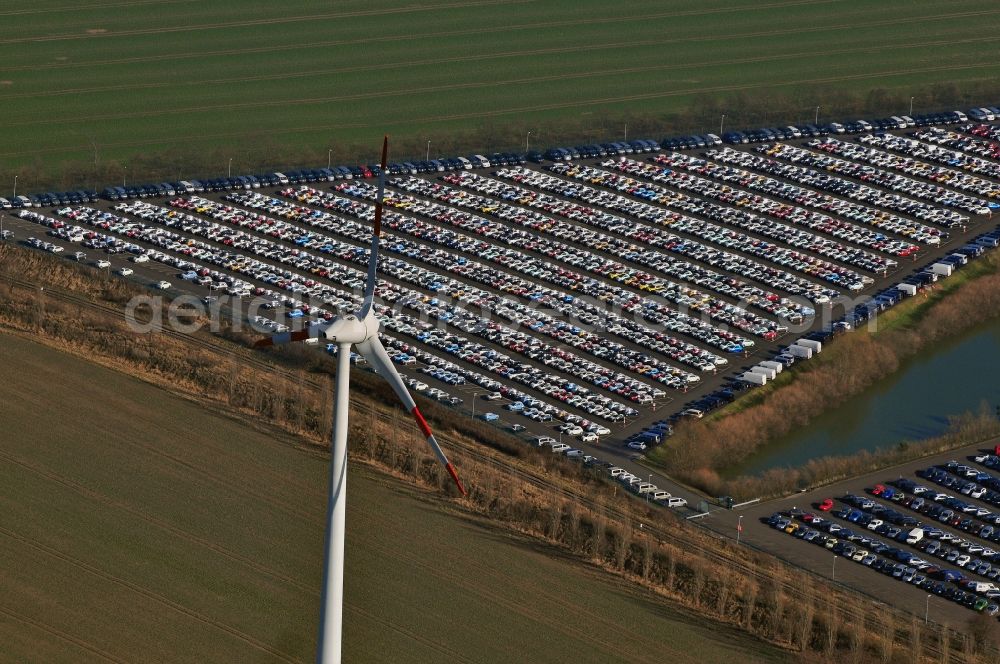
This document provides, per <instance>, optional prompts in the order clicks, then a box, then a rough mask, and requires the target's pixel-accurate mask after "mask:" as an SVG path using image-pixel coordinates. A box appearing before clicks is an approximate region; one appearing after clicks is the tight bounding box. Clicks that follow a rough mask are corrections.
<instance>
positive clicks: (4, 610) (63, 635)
mask: <svg viewBox="0 0 1000 664" xmlns="http://www.w3.org/2000/svg"><path fill="white" fill-rule="evenodd" d="M0 614H2V615H5V616H7V617H8V618H11V619H12V620H16V621H18V622H19V623H22V624H24V625H28V626H30V627H34V628H35V629H37V630H39V631H42V632H45V633H47V634H51V635H52V636H55V637H57V638H59V639H61V640H63V641H67V642H69V643H72V644H73V645H75V646H77V647H78V648H80V649H81V650H86V651H87V652H89V653H91V654H93V655H97V656H98V657H100V658H101V659H104V660H107V661H109V662H115V663H116V664H128V663H127V662H126V660H123V659H118V658H117V657H115V656H114V655H112V654H111V653H109V652H107V651H105V650H102V649H101V648H99V647H98V646H96V645H94V644H93V643H90V642H89V641H84V640H83V639H81V638H78V637H75V636H73V635H72V634H69V633H67V632H64V631H62V630H61V629H59V628H58V627H55V626H53V625H50V624H48V623H44V622H42V621H40V620H35V619H34V618H30V617H28V616H26V615H24V614H22V613H18V612H17V611H15V610H14V609H12V608H10V607H6V606H0Z"/></svg>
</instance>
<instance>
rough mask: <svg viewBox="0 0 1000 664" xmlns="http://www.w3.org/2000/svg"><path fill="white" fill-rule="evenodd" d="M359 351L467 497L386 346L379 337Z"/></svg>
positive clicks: (361, 346)
mask: <svg viewBox="0 0 1000 664" xmlns="http://www.w3.org/2000/svg"><path fill="white" fill-rule="evenodd" d="M358 351H359V352H360V353H361V354H362V355H364V357H365V359H366V360H367V361H368V362H369V363H370V364H371V365H372V366H373V367H375V370H376V371H378V375H380V376H382V378H384V379H385V380H386V382H387V383H389V385H390V386H391V387H392V389H393V391H394V392H395V393H396V396H398V397H399V400H400V401H402V402H403V407H404V408H406V410H407V412H409V413H410V414H411V415H413V419H414V420H415V421H416V423H417V427H418V428H419V429H420V432H421V433H423V434H424V438H426V439H427V444H428V445H430V446H431V449H432V450H433V451H434V455H435V456H436V457H437V458H438V461H440V462H441V465H443V466H444V467H445V470H447V471H448V474H449V475H451V479H452V480H454V482H455V486H457V487H458V490H459V491H460V492H461V494H462V495H463V496H467V495H468V493H466V491H465V487H464V486H462V482H461V480H459V479H458V473H457V472H456V471H455V467H454V466H453V465H451V462H450V461H448V457H446V456H445V454H444V450H442V449H441V446H440V445H438V442H437V439H436V438H434V433H433V432H432V431H431V427H430V425H428V424H427V420H425V419H424V415H423V413H421V412H420V408H418V407H417V403H416V402H415V401H414V400H413V397H412V396H410V391H409V390H407V389H406V383H404V382H403V378H402V377H401V376H400V375H399V372H398V371H396V367H394V366H393V364H392V360H391V359H390V358H389V354H388V353H387V352H385V346H383V345H382V342H381V340H379V338H378V337H373V338H371V339H368V340H367V341H365V342H363V343H361V344H358Z"/></svg>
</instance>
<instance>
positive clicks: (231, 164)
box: [226, 157, 233, 178]
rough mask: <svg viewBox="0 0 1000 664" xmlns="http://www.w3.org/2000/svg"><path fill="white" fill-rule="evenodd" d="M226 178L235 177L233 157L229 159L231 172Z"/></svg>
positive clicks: (229, 171)
mask: <svg viewBox="0 0 1000 664" xmlns="http://www.w3.org/2000/svg"><path fill="white" fill-rule="evenodd" d="M226 177H227V178H231V177H233V158H232V157H230V158H229V170H228V172H227V173H226Z"/></svg>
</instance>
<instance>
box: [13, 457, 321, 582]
mask: <svg viewBox="0 0 1000 664" xmlns="http://www.w3.org/2000/svg"><path fill="white" fill-rule="evenodd" d="M0 460H4V461H7V462H8V463H11V464H14V465H17V466H20V467H21V468H24V469H25V470H28V471H30V472H31V473H33V474H35V475H37V476H39V477H42V478H44V479H47V480H49V481H51V482H54V483H56V484H59V485H61V486H63V487H65V488H67V489H70V490H71V491H73V492H75V493H77V494H79V495H81V496H83V497H84V498H87V499H89V500H93V501H95V502H97V503H100V504H102V505H105V506H107V507H112V508H115V509H118V510H121V511H123V512H126V513H128V514H130V515H132V516H135V517H137V518H139V519H141V520H142V521H145V522H146V523H149V524H150V525H153V526H156V527H158V528H160V529H161V530H164V531H166V532H168V533H170V534H171V535H174V536H175V537H177V538H179V539H181V540H183V541H185V542H188V543H190V544H195V545H198V546H201V547H204V548H206V549H209V550H210V551H212V552H214V553H217V554H219V555H221V556H223V557H224V558H227V559H229V560H232V561H233V562H237V563H241V564H243V565H245V566H246V567H249V568H250V569H252V570H254V571H255V572H260V573H262V574H266V575H268V576H270V577H271V578H273V579H275V580H278V581H281V582H283V583H287V584H288V585H290V586H292V587H294V588H296V589H297V590H300V591H302V592H304V593H306V594H308V595H310V596H315V597H319V592H318V591H317V590H316V588H315V587H313V586H310V585H308V584H306V583H303V582H301V581H299V580H297V579H294V578H292V577H290V576H287V575H285V574H282V573H281V572H278V571H277V570H273V569H271V568H270V567H268V566H267V565H264V564H262V563H259V562H257V561H256V560H253V559H252V558H248V557H246V556H244V555H241V554H239V553H236V552H235V551H232V550H230V549H228V548H226V547H224V546H222V545H220V544H216V543H215V542H212V541H209V540H206V539H205V538H203V537H199V536H198V535H194V534H193V533H189V532H187V531H186V530H184V529H182V528H180V527H178V526H175V525H173V524H171V523H169V522H167V521H164V520H163V519H160V518H157V517H155V516H151V515H149V514H146V513H145V512H143V511H142V510H140V509H138V508H137V507H134V506H132V505H129V504H128V503H125V502H123V501H121V500H117V499H115V498H113V497H111V496H108V495H106V494H104V493H101V492H100V491H97V490H95V489H91V488H88V487H86V486H84V485H83V484H80V483H79V482H76V481H74V480H71V479H69V478H67V477H65V476H63V475H60V474H58V473H55V472H53V471H50V470H46V469H44V468H39V467H37V466H34V465H32V464H31V463H29V462H27V461H24V460H23V459H19V458H17V457H15V456H14V455H12V454H8V453H7V452H3V451H0Z"/></svg>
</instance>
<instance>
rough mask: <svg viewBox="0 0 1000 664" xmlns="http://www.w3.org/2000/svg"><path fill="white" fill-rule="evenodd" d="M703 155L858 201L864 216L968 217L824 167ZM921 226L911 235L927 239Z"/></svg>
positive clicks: (958, 220) (956, 221)
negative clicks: (878, 213)
mask: <svg viewBox="0 0 1000 664" xmlns="http://www.w3.org/2000/svg"><path fill="white" fill-rule="evenodd" d="M773 147H774V146H773V145H766V146H762V148H763V149H765V150H767V149H771V148H773ZM705 156H706V158H708V159H710V160H712V161H716V162H721V163H724V164H729V165H732V166H736V167H738V168H744V169H748V170H751V171H757V172H760V173H764V174H766V175H770V176H774V177H776V178H779V179H784V180H789V181H791V182H795V183H798V184H801V185H803V186H805V187H808V188H811V189H814V190H819V191H827V192H830V193H831V194H835V195H836V196H838V197H842V198H847V199H850V200H853V201H857V202H859V203H860V204H862V205H863V206H865V208H866V209H865V214H864V217H865V218H870V217H871V210H873V209H878V208H883V209H884V210H885V211H886V212H888V213H889V214H891V215H892V217H890V219H891V221H893V222H896V223H900V222H901V221H903V219H902V218H901V217H899V216H898V215H900V214H903V215H907V216H912V217H914V218H917V219H920V220H921V221H925V222H928V223H933V224H937V225H939V226H944V227H946V228H953V227H956V226H962V225H964V224H967V223H968V221H969V218H968V217H966V216H964V215H961V214H959V213H958V212H955V211H954V210H945V209H942V208H939V207H935V206H934V205H930V204H928V203H923V202H919V201H915V200H912V199H909V198H906V197H904V196H900V195H899V194H892V193H889V192H887V191H883V190H882V189H879V188H876V187H869V186H867V185H862V184H858V183H857V182H853V181H851V180H846V179H844V178H839V177H836V176H834V175H830V174H829V173H826V172H825V171H824V172H821V171H818V170H816V169H813V168H807V167H803V166H796V165H794V164H790V163H782V162H780V161H777V160H775V159H770V158H768V157H767V156H766V155H762V154H753V153H750V152H744V151H742V150H734V149H732V148H724V149H722V150H709V151H708V152H706V153H705ZM920 230H921V231H922V235H919V236H914V239H917V240H920V241H922V242H929V239H928V238H926V237H924V236H923V235H924V234H926V233H927V231H926V230H925V229H920ZM930 235H931V236H932V237H939V236H941V235H943V234H942V233H940V232H938V233H931V234H930Z"/></svg>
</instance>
